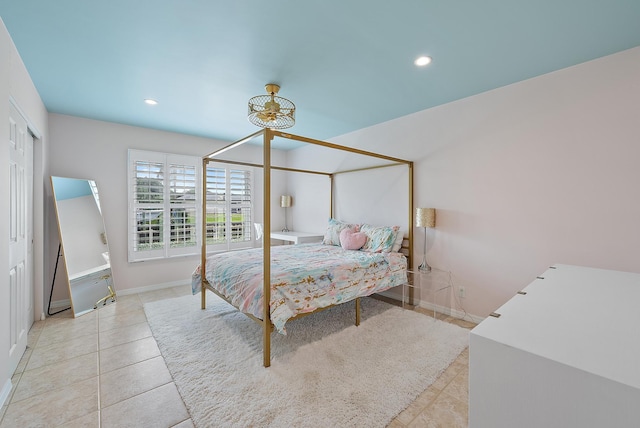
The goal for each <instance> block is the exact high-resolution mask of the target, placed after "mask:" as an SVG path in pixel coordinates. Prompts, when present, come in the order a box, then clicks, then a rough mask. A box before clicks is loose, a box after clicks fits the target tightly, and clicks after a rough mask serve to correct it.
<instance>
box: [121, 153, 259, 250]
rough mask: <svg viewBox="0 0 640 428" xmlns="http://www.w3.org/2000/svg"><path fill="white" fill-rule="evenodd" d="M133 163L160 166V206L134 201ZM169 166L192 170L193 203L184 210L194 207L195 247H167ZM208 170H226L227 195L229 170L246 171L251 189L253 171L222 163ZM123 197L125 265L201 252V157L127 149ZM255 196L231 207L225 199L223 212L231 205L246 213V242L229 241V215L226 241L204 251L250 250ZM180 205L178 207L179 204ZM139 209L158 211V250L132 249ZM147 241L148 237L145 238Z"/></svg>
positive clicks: (252, 237) (168, 228)
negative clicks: (125, 202)
mask: <svg viewBox="0 0 640 428" xmlns="http://www.w3.org/2000/svg"><path fill="white" fill-rule="evenodd" d="M136 162H150V163H158V164H162V165H163V170H164V174H163V201H162V203H149V204H145V203H140V202H138V201H136V199H135V198H136V195H135V192H136V183H137V176H136V173H135V165H136ZM170 165H184V166H188V167H194V168H195V201H194V203H193V205H191V204H186V208H189V209H192V208H195V218H196V220H195V233H196V236H195V239H196V244H195V245H191V246H188V247H177V248H172V246H171V201H170V198H169V196H170V195H169V194H170V189H171V186H170V182H169V180H170V177H169V169H170ZM209 167H212V168H224V169H225V171H226V188H225V192H226V194H227V195H229V194H231V191H230V179H229V171H231V170H241V171H248V172H249V174H250V183H249V186H250V189H253V188H254V186H253V181H254V176H255V170H254V169H253V168H250V167H239V166H235V165H230V164H225V163H220V162H216V163H210V164H209ZM127 187H128V192H127V198H128V216H127V217H128V236H127V242H128V259H129V262H138V261H145V260H155V259H165V258H172V257H181V256H192V255H199V254H200V251H201V242H202V158H200V157H197V156H186V155H176V154H170V153H160V152H153V151H146V150H135V149H130V150H129V156H128V162H127ZM255 198H256V195H255V194H253V193H251V195H250V199H251V200H250V201H249V203H244V204H237V203H236V204H232V201H231V198H226V199H227V200H226V208H225V209H226V210H227V211H226V212H232V206H233V207H234V208H236V209H237V208H244V209H245V210H248V211H247V212H248V213H250V214H249V215H250V228H248V227H245V229H246V232H245V234H248V236H249V238H250V239H248V240H246V241H241V242H233V240H232V239H231V236H232V232H231V230H232V216H227V218H226V225H225V230H226V231H225V236H226V237H227V239H226V241H225V242H223V243H218V244H208V245H207V252H208V253H209V252H222V251H229V250H232V249H240V248H251V247H253V246H254V242H255V235H254V232H253V222H251V219H254V218H255V215H254V201H255ZM180 206H181V207H182V206H183V205H182V204H181V205H180ZM139 208H143V209H144V208H149V209H160V210H161V211H162V213H163V214H162V218H163V227H162V231H163V239H162V243H161V244H158V246H159V248H156V249H145V250H139V249H136V238H139V236H138V235H137V234H138V233H139V231H138V221H137V215H136V213H137V212H138V209H139ZM149 239H151V238H149Z"/></svg>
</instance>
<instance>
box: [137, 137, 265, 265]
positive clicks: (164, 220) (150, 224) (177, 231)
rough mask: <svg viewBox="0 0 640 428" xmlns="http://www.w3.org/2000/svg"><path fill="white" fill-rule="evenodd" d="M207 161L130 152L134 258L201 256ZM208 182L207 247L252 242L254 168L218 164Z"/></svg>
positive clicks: (221, 248)
mask: <svg viewBox="0 0 640 428" xmlns="http://www.w3.org/2000/svg"><path fill="white" fill-rule="evenodd" d="M201 165H202V162H201V159H200V158H199V157H195V156H181V155H172V154H166V153H156V152H147V151H140V150H129V169H128V170H129V205H130V208H129V261H140V260H149V259H157V258H167V257H174V256H181V255H194V254H199V252H200V236H201V232H200V228H201V220H200V217H201V213H202V210H201V208H200V207H201V206H202V204H201V199H202V191H201V190H200V189H201V178H200V177H201V169H202V166H201ZM207 181H208V183H209V184H208V186H210V187H209V189H208V192H207V193H208V194H207V248H208V249H209V250H211V251H224V250H228V249H230V248H238V247H250V246H252V245H253V239H252V231H251V227H249V226H251V225H252V224H253V223H252V220H251V219H252V210H253V207H252V195H251V187H252V174H251V171H249V170H246V169H243V168H230V167H229V166H227V165H224V164H217V165H216V166H215V167H208V168H207ZM227 195H228V196H227Z"/></svg>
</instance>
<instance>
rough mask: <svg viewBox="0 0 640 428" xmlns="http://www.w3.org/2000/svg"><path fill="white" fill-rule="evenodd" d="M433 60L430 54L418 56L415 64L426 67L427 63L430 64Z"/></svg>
mask: <svg viewBox="0 0 640 428" xmlns="http://www.w3.org/2000/svg"><path fill="white" fill-rule="evenodd" d="M430 62H431V57H430V56H421V57H418V58H417V59H416V60H415V61H414V62H413V63H414V64H415V65H417V66H418V67H424V66H425V65H427V64H429V63H430Z"/></svg>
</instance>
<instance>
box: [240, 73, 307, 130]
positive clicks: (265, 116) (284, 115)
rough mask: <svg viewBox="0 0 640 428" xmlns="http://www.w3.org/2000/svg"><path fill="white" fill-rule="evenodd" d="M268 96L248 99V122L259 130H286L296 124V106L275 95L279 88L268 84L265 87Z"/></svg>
mask: <svg viewBox="0 0 640 428" xmlns="http://www.w3.org/2000/svg"><path fill="white" fill-rule="evenodd" d="M265 89H266V90H267V93H269V95H258V96H255V97H252V98H250V99H249V106H248V115H247V118H248V119H249V122H251V123H253V124H254V125H256V126H259V127H261V128H271V129H286V128H291V127H292V126H293V125H295V123H296V106H295V104H293V103H292V102H291V101H289V100H288V99H286V98H282V97H278V96H276V94H277V93H278V91H279V90H280V86H278V85H276V84H273V83H269V84H268V85H266V86H265Z"/></svg>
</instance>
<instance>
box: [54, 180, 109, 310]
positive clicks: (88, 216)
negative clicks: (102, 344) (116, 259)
mask: <svg viewBox="0 0 640 428" xmlns="http://www.w3.org/2000/svg"><path fill="white" fill-rule="evenodd" d="M51 187H52V189H53V200H54V205H55V209H56V216H57V218H58V232H59V234H60V246H61V250H62V255H63V257H62V259H63V260H64V264H65V267H66V271H67V275H68V284H69V296H70V299H71V310H72V312H73V316H74V317H77V316H80V315H83V314H85V313H87V312H90V311H92V310H94V309H98V308H100V307H102V306H105V305H107V304H110V303H113V302H115V301H116V293H115V291H114V286H113V276H112V275H111V263H110V262H109V245H108V241H107V233H106V231H105V227H104V219H103V217H102V210H101V208H100V198H99V196H98V187H97V185H96V183H95V182H94V181H93V180H83V179H77V178H67V177H51Z"/></svg>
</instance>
